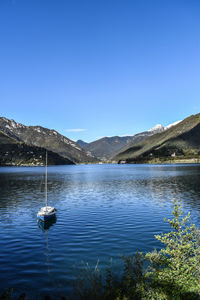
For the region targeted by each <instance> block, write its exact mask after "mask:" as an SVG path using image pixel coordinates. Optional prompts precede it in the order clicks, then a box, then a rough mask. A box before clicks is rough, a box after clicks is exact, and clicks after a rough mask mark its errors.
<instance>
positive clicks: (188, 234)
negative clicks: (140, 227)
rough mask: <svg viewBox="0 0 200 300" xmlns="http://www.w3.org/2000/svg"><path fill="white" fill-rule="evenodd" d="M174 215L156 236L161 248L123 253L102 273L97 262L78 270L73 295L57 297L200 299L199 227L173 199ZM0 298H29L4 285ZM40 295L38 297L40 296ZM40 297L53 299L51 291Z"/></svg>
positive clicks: (116, 299)
mask: <svg viewBox="0 0 200 300" xmlns="http://www.w3.org/2000/svg"><path fill="white" fill-rule="evenodd" d="M172 215H173V218H172V219H167V220H166V219H165V221H167V222H168V223H169V224H170V226H171V231H170V232H168V233H165V234H161V235H155V238H156V239H157V240H158V241H160V242H161V244H162V248H161V250H160V251H157V250H153V251H152V252H147V253H145V254H143V253H142V252H139V251H138V252H137V253H136V254H135V255H133V256H123V257H122V260H121V263H122V266H121V267H122V268H121V270H120V271H117V272H116V271H115V270H114V268H113V262H112V260H111V263H110V266H109V267H108V268H107V269H106V270H105V272H104V273H103V272H102V271H101V270H100V268H99V266H98V262H97V265H96V267H95V268H90V267H89V266H88V264H86V265H85V268H84V269H82V271H79V270H77V279H76V281H75V283H74V292H73V295H66V296H61V297H60V296H59V295H58V297H56V299H63V300H64V299H66V300H67V299H80V300H81V299H83V300H94V299H95V300H129V299H130V300H132V299H133V300H135V299H136V300H168V299H173V300H182V299H183V300H190V299H191V300H193V299H194V300H196V299H197V300H198V299H200V230H199V229H198V228H197V227H196V226H195V225H194V224H193V223H192V221H191V217H190V213H188V214H187V215H185V216H184V215H183V211H182V206H181V205H180V203H179V202H178V201H176V200H174V207H173V211H172ZM0 299H1V300H13V299H15V300H16V299H21V300H22V299H29V295H27V296H26V295H25V294H24V293H23V294H21V295H20V296H15V295H14V289H6V290H5V291H4V292H3V294H2V295H1V298H0ZM40 299H41V298H40ZM42 299H46V300H47V299H48V300H49V299H55V298H54V297H51V296H50V295H47V296H44V298H42Z"/></svg>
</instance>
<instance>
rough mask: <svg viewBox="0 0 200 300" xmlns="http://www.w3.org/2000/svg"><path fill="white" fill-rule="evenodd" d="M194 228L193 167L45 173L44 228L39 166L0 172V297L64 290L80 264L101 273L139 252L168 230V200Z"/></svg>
mask: <svg viewBox="0 0 200 300" xmlns="http://www.w3.org/2000/svg"><path fill="white" fill-rule="evenodd" d="M175 198H176V199H177V200H180V201H181V203H182V205H183V210H184V212H185V213H186V212H187V211H190V212H191V216H192V220H193V222H194V223H195V224H196V225H198V226H199V225H200V165H189V164H188V165H115V164H113V165H106V164H105V165H77V166H52V167H49V168H48V204H49V205H52V206H55V207H56V208H57V219H56V222H55V223H54V224H53V225H52V226H51V227H50V228H49V229H48V230H44V229H43V228H40V227H39V226H38V224H37V217H36V215H37V212H38V210H39V209H40V207H41V206H44V168H42V167H1V168H0V269H1V273H0V294H1V293H2V291H3V290H4V289H5V288H13V289H14V293H16V294H17V295H18V294H19V293H22V292H25V293H26V294H27V295H29V299H40V298H42V297H43V296H44V295H47V294H48V295H49V294H51V295H62V294H67V293H70V291H71V288H72V284H73V281H74V279H75V277H76V276H75V274H76V272H77V270H79V268H83V267H84V266H85V264H86V263H88V264H89V266H91V267H93V268H94V267H95V265H96V264H97V262H99V268H102V269H105V268H106V266H108V265H109V263H110V259H111V258H112V259H113V261H114V262H115V263H116V267H117V265H118V263H120V256H121V255H122V254H125V255H130V254H134V253H135V252H136V251H137V250H140V251H143V252H146V251H151V250H153V249H154V248H157V249H159V248H160V244H159V242H158V241H157V240H155V238H154V235H155V234H158V233H161V232H167V231H168V230H169V225H168V223H166V222H164V221H163V218H164V217H167V218H168V217H171V211H172V208H173V199H175Z"/></svg>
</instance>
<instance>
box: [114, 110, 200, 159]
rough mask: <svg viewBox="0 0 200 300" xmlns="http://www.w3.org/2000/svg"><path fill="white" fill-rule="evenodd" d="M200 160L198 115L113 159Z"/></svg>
mask: <svg viewBox="0 0 200 300" xmlns="http://www.w3.org/2000/svg"><path fill="white" fill-rule="evenodd" d="M194 158H196V159H199V158H200V114H197V115H192V116H190V117H188V118H186V119H185V120H183V121H182V122H180V123H179V124H177V125H175V126H173V127H171V128H170V129H168V130H166V131H163V132H161V133H157V134H155V135H152V136H150V137H148V138H147V139H146V140H145V141H143V142H142V143H138V144H136V145H134V146H133V147H130V148H128V149H127V150H126V151H123V152H121V153H119V154H118V155H117V156H116V157H115V159H116V160H118V161H119V162H122V161H123V162H126V163H139V162H164V161H169V160H170V161H171V160H172V161H175V160H177V159H183V160H184V159H194Z"/></svg>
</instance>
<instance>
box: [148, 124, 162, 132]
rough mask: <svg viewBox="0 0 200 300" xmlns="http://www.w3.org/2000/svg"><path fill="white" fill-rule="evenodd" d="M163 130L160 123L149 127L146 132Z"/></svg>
mask: <svg viewBox="0 0 200 300" xmlns="http://www.w3.org/2000/svg"><path fill="white" fill-rule="evenodd" d="M163 130H164V127H163V126H162V125H161V124H157V125H155V126H154V127H153V128H151V129H149V130H148V132H154V131H156V132H162V131H163Z"/></svg>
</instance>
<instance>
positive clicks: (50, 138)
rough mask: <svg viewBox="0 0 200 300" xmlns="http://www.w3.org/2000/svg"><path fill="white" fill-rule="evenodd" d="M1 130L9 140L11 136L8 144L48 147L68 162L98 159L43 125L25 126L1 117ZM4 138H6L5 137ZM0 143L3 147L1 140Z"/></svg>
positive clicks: (85, 161)
mask: <svg viewBox="0 0 200 300" xmlns="http://www.w3.org/2000/svg"><path fill="white" fill-rule="evenodd" d="M0 131H1V132H2V134H4V135H6V136H7V141H8V137H9V138H10V140H9V141H8V144H9V143H11V144H12V145H13V144H15V146H16V145H19V144H21V145H22V144H24V147H25V146H28V147H30V146H31V147H39V148H43V149H47V150H48V151H51V152H52V153H56V154H57V155H58V156H59V157H60V158H62V160H61V161H63V158H64V159H65V160H66V162H68V163H70V162H71V163H72V164H74V163H75V164H76V163H93V162H96V161H97V159H96V158H95V157H94V156H93V155H92V154H91V153H90V152H89V151H85V150H84V149H82V148H81V147H80V146H78V145H77V144H76V143H75V142H74V141H72V140H70V139H68V138H67V137H65V136H63V135H61V134H59V133H58V132H57V131H55V130H51V129H48V128H44V127H41V126H25V125H23V124H20V123H17V122H15V121H14V120H9V119H7V118H4V117H1V118H0ZM3 139H4V140H5V138H3ZM13 141H14V142H15V143H13ZM0 145H1V148H2V142H1V140H0ZM3 145H4V146H3V147H5V143H4V144H3ZM12 147H14V146H12ZM35 149H36V148H35ZM58 156H57V157H58Z"/></svg>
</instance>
